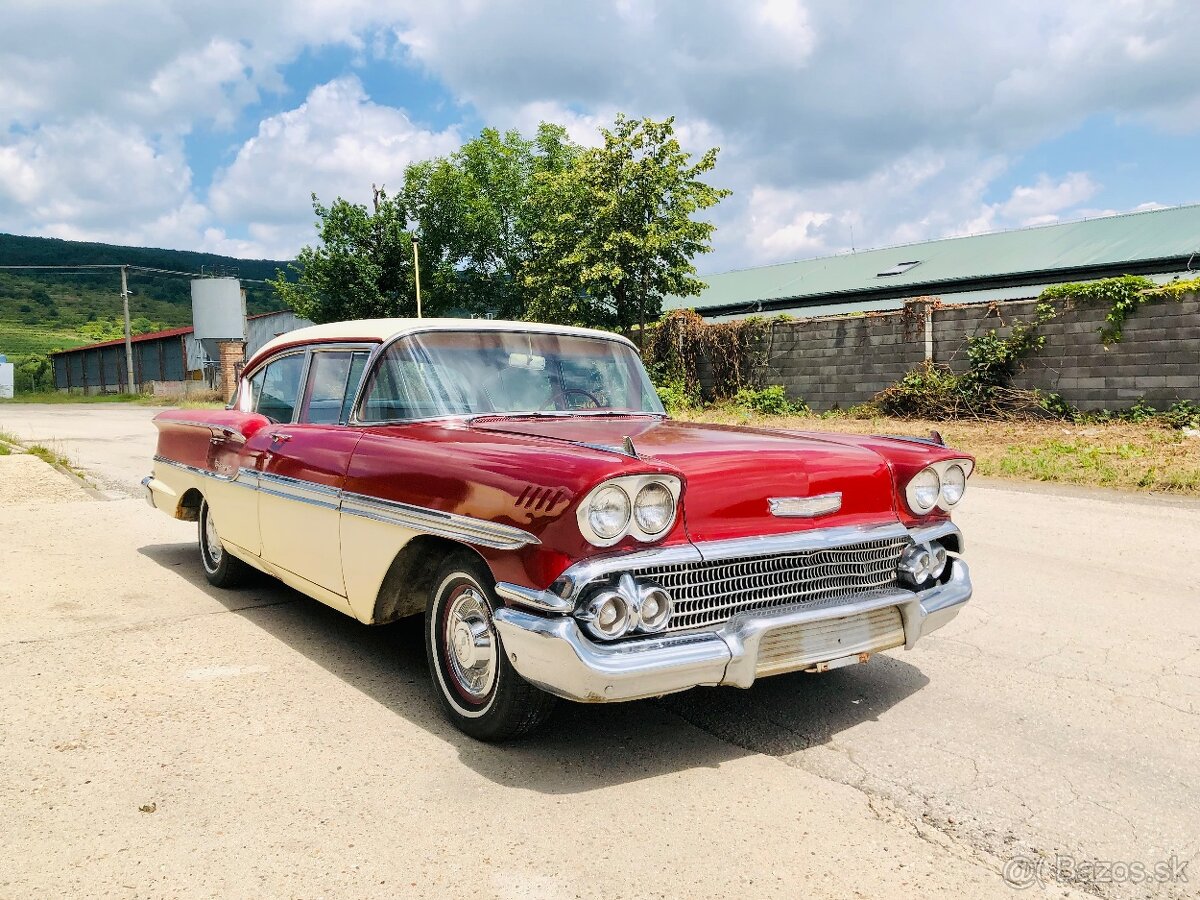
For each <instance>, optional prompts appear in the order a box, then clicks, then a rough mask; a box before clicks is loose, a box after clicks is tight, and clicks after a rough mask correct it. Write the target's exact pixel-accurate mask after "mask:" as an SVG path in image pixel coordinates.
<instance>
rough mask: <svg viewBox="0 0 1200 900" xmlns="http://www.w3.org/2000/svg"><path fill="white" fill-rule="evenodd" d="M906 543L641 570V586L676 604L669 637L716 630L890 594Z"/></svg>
mask: <svg viewBox="0 0 1200 900" xmlns="http://www.w3.org/2000/svg"><path fill="white" fill-rule="evenodd" d="M909 543H911V539H910V538H908V537H896V538H887V539H880V540H873V541H862V542H859V543H855V544H847V545H844V546H840V547H828V548H821V549H816V550H805V551H800V552H793V553H785V554H777V555H773V556H760V557H741V558H736V559H722V560H715V561H711V562H685V563H675V564H670V565H665V566H645V567H643V568H638V569H634V570H633V575H634V577H635V578H637V579H638V580H639V581H641V580H646V581H653V582H656V583H657V584H660V585H662V586H663V587H664V588H666V589H667V591H668V592H670V594H671V596H672V597H673V598H674V600H675V610H674V612H673V614H672V616H671V620H670V621H669V622H668V624H667V631H668V632H677V631H687V630H689V629H692V628H702V627H708V626H713V625H719V624H721V623H723V622H726V621H728V620H729V619H730V618H732V617H733V616H734V615H736V614H738V613H741V612H746V611H750V610H761V609H771V608H774V607H779V606H791V605H794V604H805V603H813V602H820V601H826V600H830V599H835V598H842V597H851V596H859V595H868V596H869V595H870V594H872V593H877V592H879V591H885V590H888V589H890V588H894V587H895V586H896V584H897V575H896V564H897V562H899V559H900V553H901V552H902V551H903V549H904V548H905V547H906V546H907V545H908V544H909Z"/></svg>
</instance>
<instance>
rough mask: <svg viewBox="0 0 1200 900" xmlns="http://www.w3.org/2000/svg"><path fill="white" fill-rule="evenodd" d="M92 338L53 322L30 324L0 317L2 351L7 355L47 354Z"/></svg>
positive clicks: (90, 341)
mask: <svg viewBox="0 0 1200 900" xmlns="http://www.w3.org/2000/svg"><path fill="white" fill-rule="evenodd" d="M90 343H92V340H91V339H90V338H88V337H87V336H85V335H83V334H80V333H79V332H78V331H75V330H74V329H73V328H70V327H60V326H56V325H53V324H44V325H43V324H39V325H29V324H26V323H25V322H14V321H11V320H5V319H0V353H4V354H6V355H7V356H9V357H10V358H11V357H17V356H30V355H32V354H46V353H50V352H51V351H53V350H68V349H70V348H71V347H81V346H83V345H84V344H90Z"/></svg>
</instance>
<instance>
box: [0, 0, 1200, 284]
mask: <svg viewBox="0 0 1200 900" xmlns="http://www.w3.org/2000/svg"><path fill="white" fill-rule="evenodd" d="M1197 47H1200V16H1198V15H1196V11H1195V5H1194V2H1193V0H1177V2H1175V0H1056V2H1053V3H1047V2H1045V0H992V2H989V3H987V4H974V3H964V2H951V0H946V2H939V0H926V2H921V0H895V2H891V3H878V2H867V0H828V2H825V0H822V2H815V0H814V2H806V0H740V2H738V0H724V2H717V0H673V2H671V0H663V2H654V0H436V2H430V0H416V2H409V0H394V2H389V0H295V2H278V0H255V2H252V3H246V2H245V0H236V2H235V0H206V2H204V3H194V2H174V3H172V2H165V0H123V2H120V3H106V2H98V0H0V232H9V233H17V234H31V235H45V236H51V237H62V238H69V239H76V240H98V241H108V242H114V243H125V244H134V245H146V246H156V247H170V248H177V249H189V250H206V251H212V252H216V253H224V254H229V255H232V256H240V257H256V258H259V257H266V258H276V259H278V258H290V257H292V256H293V255H294V254H295V253H296V251H297V250H298V249H299V248H300V247H301V246H303V245H305V244H308V243H312V242H313V241H314V237H315V231H314V217H313V214H312V207H311V201H310V195H311V194H312V193H313V192H315V193H316V194H317V195H318V196H319V197H320V198H321V199H322V200H325V201H328V200H332V199H333V198H334V197H337V196H342V197H346V198H348V199H352V200H356V201H360V202H362V201H366V200H367V199H368V198H369V197H370V192H371V185H372V184H383V185H387V186H391V187H398V186H399V185H400V184H401V183H402V180H403V171H404V167H405V166H406V165H407V164H408V163H410V162H413V161H415V160H420V159H426V158H429V157H431V156H437V155H444V154H446V153H449V152H452V151H453V150H454V149H455V148H456V147H458V146H459V145H460V144H461V143H462V142H463V141H464V140H466V139H469V138H470V137H472V136H474V135H476V134H478V132H479V130H480V129H481V128H483V127H486V126H494V127H497V128H500V129H508V128H518V129H520V130H521V131H523V132H524V133H526V134H532V132H533V130H534V129H535V128H536V126H537V124H538V122H539V121H552V122H558V123H560V124H562V125H564V126H566V127H567V128H568V130H569V132H570V133H571V135H572V136H573V137H574V138H575V139H576V140H578V141H580V142H583V143H596V142H597V140H598V128H600V127H602V126H604V125H606V124H609V123H611V122H612V120H613V118H614V117H615V116H616V114H617V113H619V112H623V113H626V114H628V115H631V116H637V117H640V116H650V117H653V118H659V119H661V118H665V117H667V116H674V117H675V125H676V130H677V133H678V135H679V137H680V139H681V141H682V143H683V144H684V146H685V147H686V148H688V149H689V150H691V151H693V152H696V153H700V152H703V151H704V150H706V149H707V148H709V147H714V146H715V147H720V148H721V151H720V155H719V158H718V164H717V167H716V169H714V170H713V172H712V173H710V178H709V180H710V182H711V183H713V184H715V185H717V186H720V187H727V188H730V189H732V191H733V195H732V196H731V197H730V198H728V199H727V200H725V201H723V202H722V203H721V205H720V206H719V207H717V208H716V209H715V210H713V211H712V212H711V218H712V220H713V221H714V222H715V223H716V225H717V231H716V233H715V235H714V241H713V245H714V246H713V252H712V253H711V254H707V255H705V256H702V257H699V258H698V259H697V260H696V263H697V267H698V268H699V270H700V271H701V272H702V273H704V272H719V271H726V270H729V269H735V268H744V267H747V266H756V265H763V264H769V263H773V262H783V261H788V260H793V259H801V258H807V257H814V256H823V255H829V254H834V253H841V252H845V251H847V250H850V249H851V248H857V249H864V248H869V247H883V246H889V245H893V244H898V243H906V242H911V241H920V240H928V239H933V238H938V237H944V236H950V235H960V234H971V233H977V232H981V231H993V230H997V229H1004V228H1014V227H1020V226H1024V225H1033V224H1045V223H1049V222H1054V221H1060V220H1069V219H1078V218H1083V217H1091V216H1097V215H1108V214H1112V213H1116V212H1124V211H1129V210H1136V209H1147V208H1155V207H1158V206H1173V205H1177V204H1181V203H1195V202H1200V166H1198V165H1197V162H1198V161H1200V53H1197V52H1196V48H1197Z"/></svg>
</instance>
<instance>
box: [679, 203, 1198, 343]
mask: <svg viewBox="0 0 1200 900" xmlns="http://www.w3.org/2000/svg"><path fill="white" fill-rule="evenodd" d="M1198 270H1200V205H1192V206H1176V207H1170V208H1167V209H1156V210H1148V211H1145V212H1136V213H1127V214H1125V215H1117V216H1105V217H1103V218H1097V219H1087V220H1084V221H1079V222H1066V223H1062V224H1058V225H1042V226H1038V227H1034V228H1021V229H1016V230H1013V231H1002V232H995V233H992V234H978V235H971V236H969V237H956V238H945V239H942V240H937V241H925V242H922V243H917V244H905V245H902V246H897V247H887V248H884V249H880V250H863V251H858V252H854V253H843V254H839V255H837V256H828V257H823V258H819V259H805V260H800V261H798V262H790V263H782V264H778V265H771V266H760V267H757V268H752V269H741V270H738V271H735V272H725V273H722V274H719V275H705V276H702V279H703V280H704V281H705V282H706V283H707V284H708V287H707V288H706V289H705V290H704V291H703V292H702V293H701V294H700V295H699V296H696V297H670V298H668V299H667V302H666V303H665V304H664V306H665V307H666V308H667V309H679V308H683V309H695V310H696V311H697V312H698V313H700V314H701V315H703V316H704V317H705V318H708V319H714V320H723V319H736V318H744V317H746V316H752V315H764V314H765V315H778V314H782V313H786V314H788V315H791V316H793V317H810V316H828V315H838V314H844V313H855V312H866V311H870V310H883V309H900V308H901V307H903V305H904V302H905V301H906V300H911V299H914V298H917V297H931V296H932V297H939V298H941V299H942V300H943V301H945V302H947V303H973V302H992V301H1004V300H1025V299H1031V298H1034V297H1036V296H1037V295H1038V294H1040V293H1041V292H1042V290H1043V289H1045V288H1046V287H1048V286H1050V285H1053V284H1064V283H1068V282H1072V281H1091V280H1094V279H1098V278H1110V277H1115V276H1119V275H1146V276H1149V277H1150V278H1152V279H1153V280H1155V281H1159V282H1164V283H1165V282H1167V281H1170V280H1171V279H1173V278H1175V277H1182V278H1195V277H1196V276H1197V274H1200V271H1198Z"/></svg>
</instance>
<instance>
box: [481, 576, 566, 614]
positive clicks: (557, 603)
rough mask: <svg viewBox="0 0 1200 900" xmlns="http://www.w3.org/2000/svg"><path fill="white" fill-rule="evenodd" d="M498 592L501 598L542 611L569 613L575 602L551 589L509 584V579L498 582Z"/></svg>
mask: <svg viewBox="0 0 1200 900" xmlns="http://www.w3.org/2000/svg"><path fill="white" fill-rule="evenodd" d="M496 594H497V595H498V596H499V597H500V599H501V600H507V601H508V602H509V603H515V604H517V605H518V606H527V607H529V608H531V609H537V610H541V611H542V612H552V613H569V612H570V611H571V610H572V609H574V608H575V604H574V603H573V602H572V601H570V600H566V599H564V598H562V597H560V596H558V595H557V594H552V593H551V592H550V591H539V590H535V589H534V588H527V587H521V586H520V585H519V584H509V583H508V582H507V581H500V582H497V583H496Z"/></svg>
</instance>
